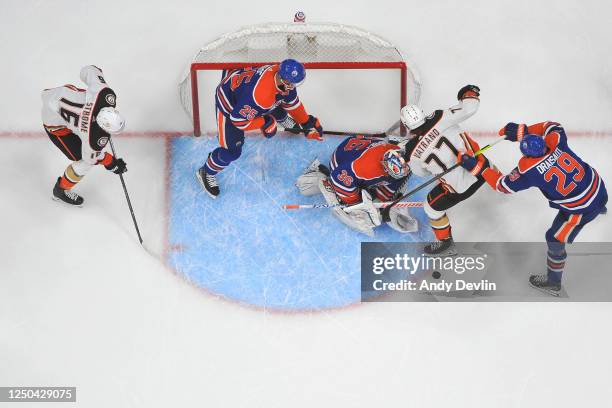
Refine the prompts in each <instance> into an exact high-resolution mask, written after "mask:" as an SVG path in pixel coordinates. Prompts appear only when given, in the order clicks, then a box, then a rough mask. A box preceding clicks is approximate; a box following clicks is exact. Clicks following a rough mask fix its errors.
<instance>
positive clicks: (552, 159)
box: [536, 147, 563, 174]
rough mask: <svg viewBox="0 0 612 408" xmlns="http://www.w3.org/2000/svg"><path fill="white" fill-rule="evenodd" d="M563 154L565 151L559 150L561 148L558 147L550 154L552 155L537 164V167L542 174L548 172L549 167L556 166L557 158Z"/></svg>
mask: <svg viewBox="0 0 612 408" xmlns="http://www.w3.org/2000/svg"><path fill="white" fill-rule="evenodd" d="M562 154H563V152H562V151H561V150H559V148H558V147H557V148H556V149H555V151H554V152H552V153H551V154H550V156H548V157H547V158H546V160H544V161H542V163H540V164H538V165H537V166H536V168H537V170H538V172H539V173H540V174H544V173H546V172H547V171H548V169H550V168H551V167H552V166H554V165H555V163H557V159H558V158H559V157H561V155H562Z"/></svg>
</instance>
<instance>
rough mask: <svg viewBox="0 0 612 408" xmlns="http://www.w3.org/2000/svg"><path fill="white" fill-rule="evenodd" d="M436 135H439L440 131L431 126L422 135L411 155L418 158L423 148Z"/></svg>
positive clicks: (425, 147) (426, 146)
mask: <svg viewBox="0 0 612 408" xmlns="http://www.w3.org/2000/svg"><path fill="white" fill-rule="evenodd" d="M438 136H440V131H439V130H438V129H436V128H433V129H432V130H431V131H430V132H429V133H427V134H426V135H425V136H423V138H422V139H421V141H420V142H419V144H418V145H417V146H416V148H415V149H414V152H413V153H412V156H413V157H415V158H417V159H420V158H421V155H422V154H423V153H424V152H425V150H427V148H428V147H429V145H430V144H432V143H433V142H434V141H435V140H436V137H438Z"/></svg>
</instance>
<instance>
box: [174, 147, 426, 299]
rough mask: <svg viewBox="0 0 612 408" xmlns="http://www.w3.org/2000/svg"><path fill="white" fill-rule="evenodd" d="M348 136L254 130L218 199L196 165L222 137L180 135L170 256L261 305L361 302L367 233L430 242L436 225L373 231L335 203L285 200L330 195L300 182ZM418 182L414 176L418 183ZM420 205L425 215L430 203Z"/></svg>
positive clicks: (193, 275)
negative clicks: (329, 206)
mask: <svg viewBox="0 0 612 408" xmlns="http://www.w3.org/2000/svg"><path fill="white" fill-rule="evenodd" d="M341 140H342V139H341V138H338V137H331V138H329V139H327V140H326V141H325V142H323V143H318V142H313V141H310V142H309V141H306V139H305V138H304V137H303V136H279V137H278V138H275V139H273V140H266V139H264V138H262V137H253V138H249V139H247V141H246V144H245V147H244V150H243V154H242V156H241V158H240V160H239V161H238V162H236V165H235V166H231V167H230V168H228V171H226V172H224V173H223V174H222V175H220V176H219V182H220V183H221V188H222V189H223V194H222V195H221V196H220V197H219V198H218V199H215V200H212V199H210V198H209V197H208V195H207V194H206V193H204V192H203V190H202V187H201V186H200V185H199V183H198V182H197V180H196V179H195V177H194V174H195V171H196V170H197V169H198V168H199V167H200V166H201V165H202V163H203V160H205V158H206V157H207V156H208V153H209V152H210V151H211V150H212V149H214V148H215V147H216V145H217V142H216V139H215V138H206V139H204V140H203V139H194V138H193V137H181V138H176V139H174V140H173V141H172V152H171V155H170V158H171V171H170V175H171V177H170V190H171V194H170V207H171V211H170V225H169V226H170V232H169V248H171V251H170V254H169V259H168V264H169V265H170V266H171V267H172V268H174V269H176V270H177V271H180V273H181V274H183V275H185V276H187V277H188V278H189V279H190V280H192V281H194V282H196V283H197V284H198V285H200V286H202V287H204V288H207V289H208V290H210V291H212V292H213V293H217V294H223V295H225V296H227V297H229V298H231V299H233V300H236V301H239V302H242V303H246V304H250V305H254V306H257V307H261V308H266V309H268V308H269V309H280V310H308V309H314V310H316V309H320V308H330V307H341V306H346V305H348V304H351V303H355V302H358V301H359V299H360V286H359V282H360V278H359V276H360V257H359V254H360V243H361V241H428V240H430V239H431V237H432V236H433V234H432V233H431V231H430V230H428V229H422V230H420V231H419V232H418V233H414V234H406V235H405V236H404V234H400V233H398V232H396V231H394V230H393V229H391V228H389V227H388V226H386V225H384V226H382V227H381V228H379V229H378V230H377V231H376V235H375V237H372V238H369V237H368V236H366V235H363V234H359V233H356V232H354V231H352V230H351V229H349V228H348V227H345V226H344V225H343V224H340V223H339V222H338V221H337V220H336V219H335V218H334V217H333V216H332V214H331V211H329V210H326V209H311V210H297V211H296V210H293V211H291V210H290V211H287V210H283V209H281V206H282V205H283V204H296V203H299V204H313V203H323V202H324V200H323V196H322V195H318V196H314V197H308V198H305V197H302V196H301V195H300V194H299V193H298V191H297V188H296V187H295V186H294V183H295V180H296V179H297V177H298V176H299V175H300V174H301V173H302V172H303V171H304V169H305V168H306V167H308V165H309V164H310V162H311V161H312V160H313V159H314V158H319V159H320V161H321V162H322V163H328V161H329V157H331V153H332V152H333V151H334V149H335V147H336V146H337V144H338V143H339V141H341ZM271 157H275V158H279V159H280V160H270V158H271ZM418 183H419V181H418V179H417V178H415V179H413V180H411V181H410V183H409V188H414V187H415V186H416V185H417V184H418ZM425 193H426V191H421V192H419V194H418V195H417V196H415V197H413V199H414V200H422V199H423V198H424V195H425ZM414 212H415V216H416V217H418V218H419V219H420V223H423V222H425V220H424V218H423V217H424V213H423V211H422V210H421V209H418V210H417V211H414ZM417 214H418V215H417Z"/></svg>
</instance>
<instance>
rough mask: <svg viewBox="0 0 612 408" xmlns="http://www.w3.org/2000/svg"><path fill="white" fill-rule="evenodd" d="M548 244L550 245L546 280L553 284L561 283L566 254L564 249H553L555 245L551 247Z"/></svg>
mask: <svg viewBox="0 0 612 408" xmlns="http://www.w3.org/2000/svg"><path fill="white" fill-rule="evenodd" d="M550 244H551V243H549V249H548V260H547V269H548V273H547V275H548V280H549V281H550V282H554V283H561V278H562V277H563V269H565V259H566V258H567V253H566V252H565V248H555V246H557V245H555V246H551V245H550Z"/></svg>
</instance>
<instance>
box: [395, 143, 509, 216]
mask: <svg viewBox="0 0 612 408" xmlns="http://www.w3.org/2000/svg"><path fill="white" fill-rule="evenodd" d="M503 140H506V139H504V138H499V139H497V140H496V141H494V142H493V143H490V144H488V145H486V146H485V147H483V148H482V149H480V150H478V151H477V152H476V153H474V156H479V155H481V154H483V153H484V152H485V151H487V150H489V149H490V148H492V147H493V146H495V145H496V144H498V143H499V142H501V141H503ZM459 166H461V164H460V163H457V164H455V165H453V166H451V167H449V168H448V169H446V171H444V172H442V173H440V174H438V175H437V176H435V177H432V178H430V179H429V180H427V181H426V182H425V183H423V184H421V185H420V186H418V187H416V188H414V189H412V190H410V191H409V192H407V193H406V194H404V195H402V196H400V197H399V198H396V199H395V200H393V201H392V202H391V203H389V205H387V206H386V207H384V210H383V217H386V218H387V217H389V211H390V210H391V207H393V206H395V205H398V204H399V202H400V201H402V200H404V199H406V198H408V197H410V196H411V195H413V194H415V193H417V192H419V191H421V190H422V189H424V188H425V187H427V186H428V185H430V184H431V183H433V182H434V181H436V180H439V179H440V178H442V177H444V176H445V175H447V174H448V173H450V172H451V171H453V170H455V169H456V168H457V167H459Z"/></svg>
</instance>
